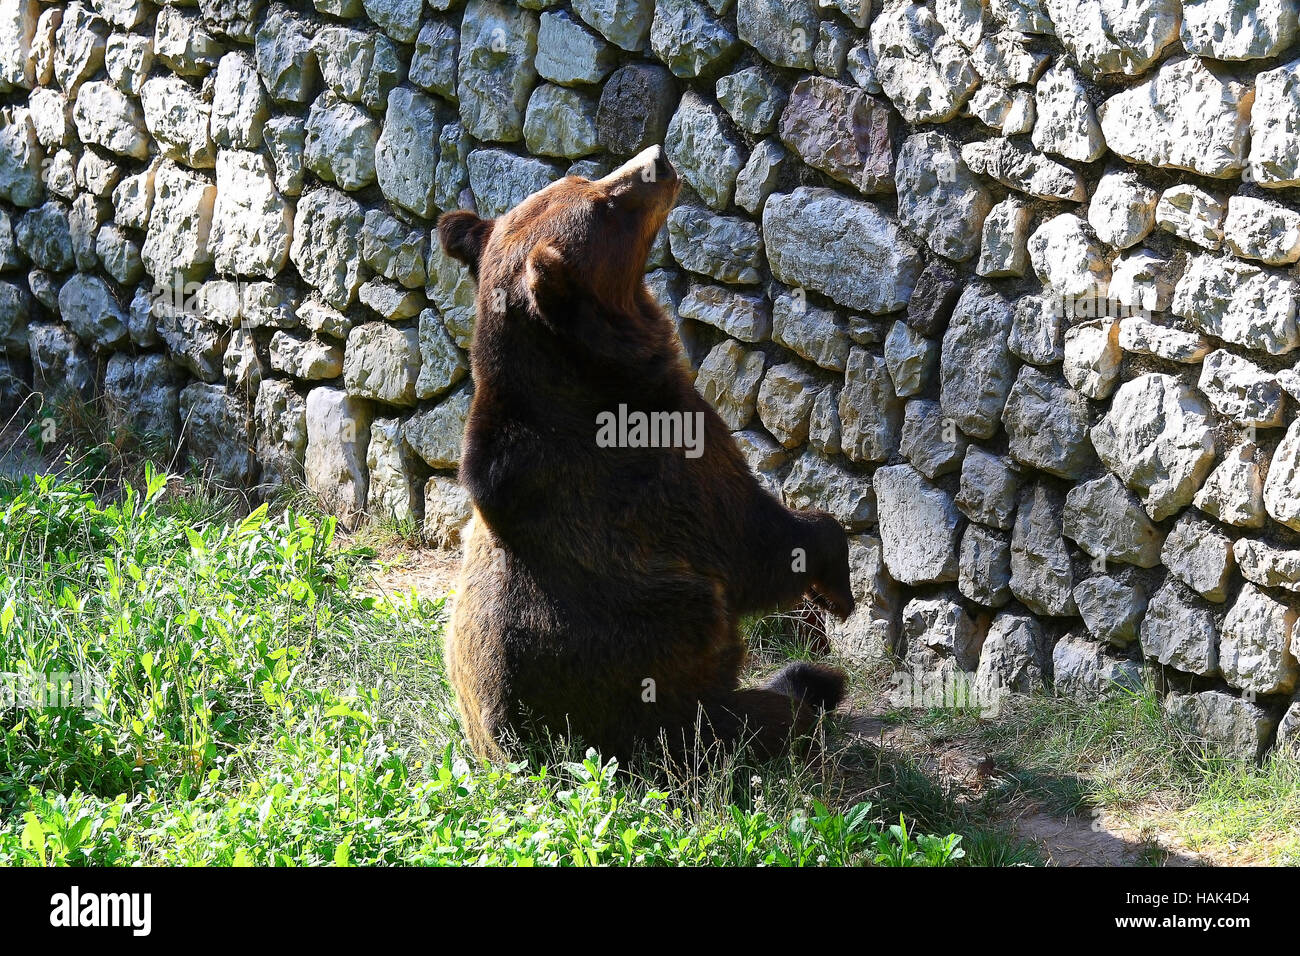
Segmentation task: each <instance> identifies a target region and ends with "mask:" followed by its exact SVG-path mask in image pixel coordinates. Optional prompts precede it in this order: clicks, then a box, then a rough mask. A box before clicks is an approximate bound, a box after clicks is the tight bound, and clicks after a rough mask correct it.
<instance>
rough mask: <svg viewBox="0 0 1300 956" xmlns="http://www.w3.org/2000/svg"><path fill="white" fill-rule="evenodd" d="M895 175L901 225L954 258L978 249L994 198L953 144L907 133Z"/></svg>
mask: <svg viewBox="0 0 1300 956" xmlns="http://www.w3.org/2000/svg"><path fill="white" fill-rule="evenodd" d="M787 112H788V110H787ZM896 175H897V179H898V218H899V220H900V221H901V222H902V224H903V225H904V226H906V227H907V228H909V229H911V230H912V231H913V232H915V233H917V234H918V235H920V236H921V237H922V238H924V239H925V242H926V244H927V245H928V246H929V247H930V248H931V249H933V250H934V251H935V252H937V253H938V254H939V255H941V256H946V257H947V258H949V259H953V260H955V261H957V262H963V261H965V260H967V259H969V258H971V257H972V256H974V255H975V253H976V252H978V251H979V243H980V235H981V230H982V229H983V226H984V219H985V217H986V216H988V214H989V211H990V210H991V209H992V208H993V199H992V197H991V196H990V195H989V191H988V190H987V189H986V188H985V187H984V185H983V184H982V183H981V182H980V181H979V180H978V179H977V178H976V177H975V176H974V174H972V173H971V171H970V169H968V168H967V166H966V164H965V163H964V162H963V161H962V155H961V150H960V149H959V148H958V147H957V146H956V144H954V143H953V142H952V141H951V140H949V139H947V138H946V137H944V136H941V135H940V134H938V133H934V132H925V133H917V134H915V135H913V136H910V137H908V139H907V140H906V142H904V143H903V148H902V150H901V151H900V152H899V155H898V171H897V174H896Z"/></svg>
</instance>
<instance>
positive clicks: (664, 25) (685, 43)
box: [650, 0, 739, 79]
mask: <svg viewBox="0 0 1300 956" xmlns="http://www.w3.org/2000/svg"><path fill="white" fill-rule="evenodd" d="M650 49H651V50H652V51H653V52H654V55H655V57H656V58H658V59H659V60H660V61H661V62H662V63H664V65H666V66H667V67H668V69H670V70H672V71H673V75H674V76H680V77H682V78H684V79H693V78H695V77H713V76H716V75H717V74H718V73H719V72H720V71H721V70H722V69H723V68H724V67H725V66H726V64H727V62H728V61H729V60H731V59H732V58H733V57H734V56H735V55H736V53H737V52H738V50H739V44H738V42H737V40H736V35H735V33H733V32H732V31H731V28H730V27H728V26H727V24H726V23H725V22H724V21H722V20H719V19H718V18H717V17H715V16H714V15H713V14H712V13H711V12H710V11H709V8H708V7H706V6H705V5H704V4H702V3H698V2H696V0H658V2H657V3H656V4H655V12H654V20H653V21H652V22H651V25H650Z"/></svg>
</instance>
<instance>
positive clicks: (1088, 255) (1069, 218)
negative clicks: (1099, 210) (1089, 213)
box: [1029, 213, 1111, 299]
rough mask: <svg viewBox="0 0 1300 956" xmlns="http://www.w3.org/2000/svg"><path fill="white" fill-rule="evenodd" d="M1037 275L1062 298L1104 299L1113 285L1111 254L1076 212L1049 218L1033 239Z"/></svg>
mask: <svg viewBox="0 0 1300 956" xmlns="http://www.w3.org/2000/svg"><path fill="white" fill-rule="evenodd" d="M1029 257H1030V259H1031V260H1032V261H1033V263H1034V272H1036V273H1037V274H1038V278H1039V279H1041V280H1042V281H1043V284H1044V285H1048V286H1051V288H1052V290H1053V291H1055V292H1056V293H1057V294H1058V295H1062V296H1066V297H1068V298H1072V299H1079V298H1090V299H1097V298H1102V297H1104V295H1105V292H1106V289H1107V287H1108V286H1109V284H1110V278H1111V269H1110V261H1109V260H1110V252H1109V250H1108V249H1106V248H1105V247H1104V246H1103V245H1102V244H1101V243H1100V242H1098V241H1097V238H1096V237H1095V236H1094V235H1093V233H1092V230H1091V228H1090V227H1089V226H1088V223H1087V222H1086V221H1085V220H1083V219H1080V218H1079V217H1078V216H1076V215H1075V214H1074V213H1062V214H1061V215H1059V216H1057V217H1055V218H1054V219H1049V220H1048V221H1047V222H1045V223H1043V224H1042V225H1041V226H1039V227H1038V229H1037V230H1035V232H1034V234H1033V235H1032V236H1030V237H1029Z"/></svg>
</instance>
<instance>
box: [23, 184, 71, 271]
mask: <svg viewBox="0 0 1300 956" xmlns="http://www.w3.org/2000/svg"><path fill="white" fill-rule="evenodd" d="M68 212H69V210H68V207H67V206H66V205H64V204H63V203H61V202H58V201H57V200H50V201H49V202H46V203H44V204H43V205H40V206H37V207H36V208H35V209H32V210H29V211H28V212H26V213H24V214H23V216H22V218H21V219H19V220H18V227H17V229H15V230H14V234H15V238H16V245H17V247H18V249H19V250H21V252H22V254H23V255H24V256H26V257H27V258H28V259H29V260H31V263H32V265H34V266H36V268H38V269H44V270H47V271H49V272H64V271H66V270H68V269H71V268H72V266H73V264H74V262H75V259H74V255H75V252H74V249H73V244H72V229H71V227H70V225H69V218H68Z"/></svg>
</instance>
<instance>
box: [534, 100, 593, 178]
mask: <svg viewBox="0 0 1300 956" xmlns="http://www.w3.org/2000/svg"><path fill="white" fill-rule="evenodd" d="M597 105H598V101H597V99H596V97H594V96H592V95H591V94H588V93H583V92H581V91H580V90H571V89H569V88H567V87H563V86H556V85H555V84H552V83H543V84H542V85H541V86H538V87H537V89H535V90H534V91H533V95H532V98H531V99H529V101H528V113H527V116H526V118H525V120H524V142H525V143H526V144H527V146H528V150H529V152H532V153H539V154H541V155H543V156H563V157H566V158H568V159H577V158H579V157H582V156H589V155H591V154H592V153H596V152H599V151H600V143H599V141H598V139H597V129H596V110H597Z"/></svg>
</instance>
